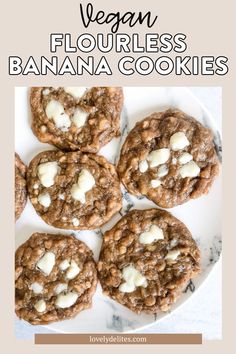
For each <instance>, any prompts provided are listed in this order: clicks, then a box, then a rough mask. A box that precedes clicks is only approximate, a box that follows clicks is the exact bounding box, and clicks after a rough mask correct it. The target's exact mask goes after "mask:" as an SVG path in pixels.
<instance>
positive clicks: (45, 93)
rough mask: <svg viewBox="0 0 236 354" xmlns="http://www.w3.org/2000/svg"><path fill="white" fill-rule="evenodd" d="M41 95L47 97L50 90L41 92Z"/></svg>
mask: <svg viewBox="0 0 236 354" xmlns="http://www.w3.org/2000/svg"><path fill="white" fill-rule="evenodd" d="M42 93H43V95H44V96H47V95H49V93H50V90H49V89H48V88H46V89H44V90H43V92H42Z"/></svg>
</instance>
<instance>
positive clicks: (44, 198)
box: [38, 193, 51, 208]
mask: <svg viewBox="0 0 236 354" xmlns="http://www.w3.org/2000/svg"><path fill="white" fill-rule="evenodd" d="M38 202H39V204H41V205H42V206H43V207H45V208H48V207H49V205H50V204H51V197H50V194H49V193H42V194H39V196H38Z"/></svg>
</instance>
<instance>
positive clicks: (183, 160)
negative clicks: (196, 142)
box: [178, 152, 193, 165]
mask: <svg viewBox="0 0 236 354" xmlns="http://www.w3.org/2000/svg"><path fill="white" fill-rule="evenodd" d="M192 159H193V156H192V155H191V154H189V153H188V152H184V153H183V154H182V155H181V156H180V157H179V159H178V161H179V163H180V164H181V165H185V164H186V163H188V162H189V161H191V160H192Z"/></svg>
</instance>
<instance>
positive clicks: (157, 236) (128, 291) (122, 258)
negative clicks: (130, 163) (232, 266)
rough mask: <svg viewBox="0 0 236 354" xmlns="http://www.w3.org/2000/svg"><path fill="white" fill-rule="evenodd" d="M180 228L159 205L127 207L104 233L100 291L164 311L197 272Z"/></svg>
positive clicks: (194, 250)
mask: <svg viewBox="0 0 236 354" xmlns="http://www.w3.org/2000/svg"><path fill="white" fill-rule="evenodd" d="M199 262H200V251H199V249H198V247H197V245H196V243H195V241H194V240H193V238H192V236H191V234H190V232H189V230H188V229H187V228H186V226H185V225H184V224H183V223H182V222H181V221H179V220H178V219H176V218H175V217H174V216H172V215H171V214H170V213H168V212H167V211H164V210H160V209H148V210H133V211H131V212H129V213H128V214H126V215H125V216H124V217H123V218H122V219H121V220H120V221H119V222H118V223H117V224H116V225H115V226H114V227H113V228H112V229H111V230H109V231H107V232H106V233H105V234H104V239H103V244H102V249H101V253H100V258H99V262H98V276H99V279H100V282H101V285H102V288H103V291H104V293H105V294H106V295H108V296H110V297H111V298H112V299H114V300H116V301H117V302H119V303H120V304H122V305H124V306H127V307H128V308H129V309H130V310H132V311H134V312H137V313H141V312H145V313H157V312H158V311H159V310H160V311H167V310H169V309H170V307H171V305H172V304H173V303H174V302H175V301H176V299H177V298H178V297H179V296H180V294H181V291H182V290H183V288H184V287H185V286H186V285H187V284H188V282H189V280H190V279H191V278H192V277H194V276H196V275H197V274H198V273H199V271H200V266H199Z"/></svg>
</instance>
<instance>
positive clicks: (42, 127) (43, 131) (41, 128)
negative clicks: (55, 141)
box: [40, 125, 47, 133]
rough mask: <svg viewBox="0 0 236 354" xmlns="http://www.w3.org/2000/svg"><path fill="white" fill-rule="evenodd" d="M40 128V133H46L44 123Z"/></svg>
mask: <svg viewBox="0 0 236 354" xmlns="http://www.w3.org/2000/svg"><path fill="white" fill-rule="evenodd" d="M40 130H41V132H42V133H46V131H47V127H46V125H41V127H40Z"/></svg>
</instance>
